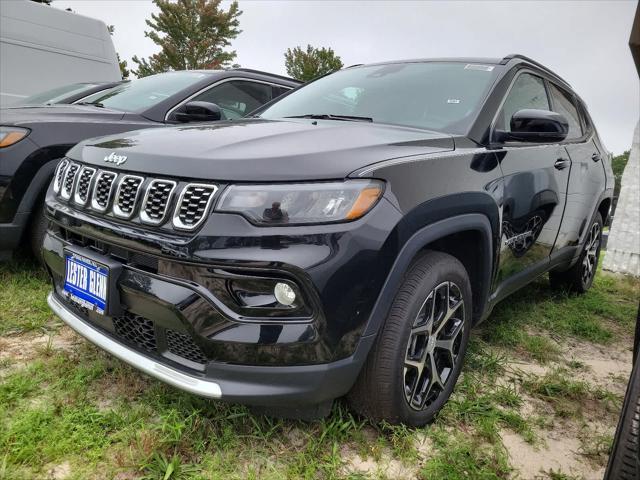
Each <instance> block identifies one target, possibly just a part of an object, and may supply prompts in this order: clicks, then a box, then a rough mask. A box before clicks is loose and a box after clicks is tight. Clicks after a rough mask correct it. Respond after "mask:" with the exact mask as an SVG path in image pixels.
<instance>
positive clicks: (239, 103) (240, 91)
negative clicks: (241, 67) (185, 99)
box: [193, 80, 271, 119]
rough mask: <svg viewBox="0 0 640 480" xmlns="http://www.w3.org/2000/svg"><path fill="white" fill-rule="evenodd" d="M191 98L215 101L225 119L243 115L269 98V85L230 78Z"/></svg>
mask: <svg viewBox="0 0 640 480" xmlns="http://www.w3.org/2000/svg"><path fill="white" fill-rule="evenodd" d="M193 100H199V101H202V102H211V103H215V104H216V105H218V106H219V107H220V108H221V109H222V113H223V115H224V117H223V118H226V119H236V118H240V117H244V116H245V115H246V114H247V113H249V112H252V111H253V110H255V109H256V108H258V107H261V106H262V105H264V104H265V103H267V102H268V101H270V100H271V85H267V84H265V83H256V82H250V81H246V80H232V81H230V82H224V83H221V84H220V85H218V86H216V87H213V88H210V89H209V90H207V91H206V92H203V93H202V94H200V95H198V96H197V97H195V98H194V99H193Z"/></svg>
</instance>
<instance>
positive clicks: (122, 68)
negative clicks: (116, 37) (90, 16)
mask: <svg viewBox="0 0 640 480" xmlns="http://www.w3.org/2000/svg"><path fill="white" fill-rule="evenodd" d="M107 30H109V34H110V35H111V36H113V34H114V33H115V31H116V27H114V26H113V25H108V26H107ZM116 57H117V59H118V66H119V67H120V75H122V79H123V80H127V79H128V78H129V73H130V72H129V69H128V68H127V61H126V60H121V59H120V54H119V53H118V52H116Z"/></svg>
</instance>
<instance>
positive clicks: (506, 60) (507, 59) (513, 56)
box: [500, 53, 571, 87]
mask: <svg viewBox="0 0 640 480" xmlns="http://www.w3.org/2000/svg"><path fill="white" fill-rule="evenodd" d="M513 59H518V60H523V61H525V62H527V63H530V64H532V65H535V66H536V67H538V68H539V69H541V70H544V71H545V72H546V73H548V74H550V75H553V76H554V77H555V78H556V79H558V80H560V81H561V82H562V83H564V84H565V85H567V86H568V87H570V86H571V85H570V84H569V82H567V81H566V80H565V79H564V78H562V77H561V76H560V75H558V74H557V73H555V72H554V71H553V70H551V69H549V68H548V67H545V66H544V65H542V64H541V63H540V62H536V61H535V60H533V59H532V58H529V57H527V56H525V55H520V54H519V53H510V54H509V55H507V56H506V57H504V58H503V59H502V60H500V65H506V64H507V63H509V62H510V61H511V60H513Z"/></svg>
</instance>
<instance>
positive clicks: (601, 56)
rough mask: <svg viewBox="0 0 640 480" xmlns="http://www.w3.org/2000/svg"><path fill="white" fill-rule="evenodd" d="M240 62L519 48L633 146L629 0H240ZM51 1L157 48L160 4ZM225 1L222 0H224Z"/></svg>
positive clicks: (619, 146)
mask: <svg viewBox="0 0 640 480" xmlns="http://www.w3.org/2000/svg"><path fill="white" fill-rule="evenodd" d="M239 3H240V9H241V10H242V11H243V14H242V15H241V16H240V28H241V29H242V33H241V34H240V35H239V36H238V37H237V38H236V39H235V40H234V41H233V42H232V49H234V50H236V52H237V54H238V56H237V59H236V61H237V63H239V64H240V65H242V66H243V67H247V68H256V69H259V70H266V71H269V72H274V73H281V74H285V73H286V71H285V67H284V52H285V51H286V50H287V48H292V47H295V46H297V45H301V46H306V45H307V44H311V45H313V46H316V47H331V48H333V49H334V50H335V52H336V53H337V54H338V55H339V56H340V57H341V58H342V61H343V63H344V65H345V66H348V65H353V64H357V63H369V62H378V61H385V60H394V59H405V58H426V57H472V56H478V57H500V58H501V57H503V56H505V55H507V54H509V53H521V54H524V55H527V56H529V57H531V58H533V59H535V60H537V61H539V62H540V63H542V64H544V65H546V66H547V67H549V68H551V69H552V70H553V71H554V72H556V73H557V74H558V75H560V76H561V77H563V78H564V79H565V80H566V81H568V82H569V84H571V86H572V87H573V88H574V90H575V91H576V92H577V93H578V94H579V95H580V96H581V97H582V98H583V99H584V101H585V102H586V104H587V107H588V109H589V112H590V113H591V116H592V117H593V120H594V122H595V124H596V127H597V128H598V131H599V133H600V136H601V137H602V140H603V141H604V143H605V145H606V146H607V148H608V149H609V150H610V151H612V152H613V153H614V154H619V153H622V152H623V151H624V150H628V149H629V148H630V146H631V140H632V137H633V129H634V127H635V125H636V123H637V122H638V118H639V116H640V86H639V81H638V74H637V72H636V70H635V66H634V64H633V59H632V57H631V53H630V51H629V46H628V42H629V34H630V32H631V25H632V23H633V16H634V13H635V9H636V6H637V5H638V3H637V1H635V0H609V1H607V0H603V1H573V0H571V1H555V2H551V1H547V2H544V1H533V2H524V1H515V0H513V1H509V0H502V1H486V2H485V1H468V2H465V1H453V0H450V1H382V0H378V1H368V2H365V1H346V0H345V1H329V0H325V1H305V0H298V1H286V0H276V1H268V0H240V1H239ZM52 5H53V6H54V7H56V8H63V9H66V8H71V9H72V10H73V11H74V12H76V13H79V14H82V15H87V16H89V17H93V18H98V19H100V20H103V21H104V22H105V23H106V24H108V25H114V26H115V36H114V39H113V41H114V44H115V47H116V51H117V52H118V53H119V54H120V57H121V58H123V59H126V60H128V62H129V65H131V63H132V62H131V57H133V56H134V55H138V56H139V57H146V56H149V55H151V54H153V53H156V52H157V51H158V50H159V48H158V47H157V46H156V45H155V44H154V43H153V42H152V41H151V40H150V39H148V38H146V37H145V36H144V31H145V30H148V27H147V25H146V24H145V19H147V18H150V16H151V13H153V12H155V11H157V9H156V7H155V5H154V4H153V3H152V2H151V1H147V0H54V1H53V3H52ZM223 6H228V2H226V3H223Z"/></svg>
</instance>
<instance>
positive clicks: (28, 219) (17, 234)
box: [0, 68, 300, 258]
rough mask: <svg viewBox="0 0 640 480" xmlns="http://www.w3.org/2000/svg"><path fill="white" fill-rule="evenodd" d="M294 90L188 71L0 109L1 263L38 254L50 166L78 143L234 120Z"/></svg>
mask: <svg viewBox="0 0 640 480" xmlns="http://www.w3.org/2000/svg"><path fill="white" fill-rule="evenodd" d="M298 85H300V82H298V81H297V80H293V79H291V78H287V77H281V76H279V75H273V74H270V73H265V72H259V71H256V70H249V69H242V68H241V69H233V70H189V71H179V72H169V73H161V74H158V75H153V76H150V77H145V78H142V79H139V80H133V81H131V82H123V83H119V84H116V85H115V86H112V88H109V89H106V90H102V91H98V92H96V93H94V94H93V95H91V96H88V97H87V96H84V97H83V98H82V102H81V103H76V104H74V105H30V106H20V107H11V108H5V109H2V110H0V258H2V257H3V256H4V257H6V256H8V255H10V253H11V251H12V250H14V249H15V248H16V247H17V246H18V245H19V244H20V243H21V241H22V242H24V243H30V244H31V246H32V248H33V249H34V251H35V252H39V251H40V246H41V245H42V237H43V235H44V229H45V222H44V218H43V216H42V203H43V197H44V193H45V191H46V188H47V186H48V185H49V182H50V181H51V176H52V174H53V169H54V167H55V165H56V164H57V161H58V160H59V159H60V158H61V157H63V156H64V154H65V153H66V152H67V150H69V149H70V148H71V147H72V146H73V145H75V144H76V143H78V142H79V141H81V140H85V139H87V138H91V137H97V136H100V135H107V134H111V133H121V132H126V131H131V130H136V129H139V128H148V127H152V126H163V125H171V124H179V123H188V122H202V121H213V120H220V119H237V118H240V117H242V116H244V115H246V114H247V113H249V112H251V111H252V110H255V109H256V108H258V107H260V106H262V105H263V104H265V103H267V102H270V101H271V100H273V99H274V98H276V97H278V96H280V95H282V94H283V93H285V92H287V91H289V90H291V89H292V88H294V87H297V86H298ZM25 240H27V242H25Z"/></svg>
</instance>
